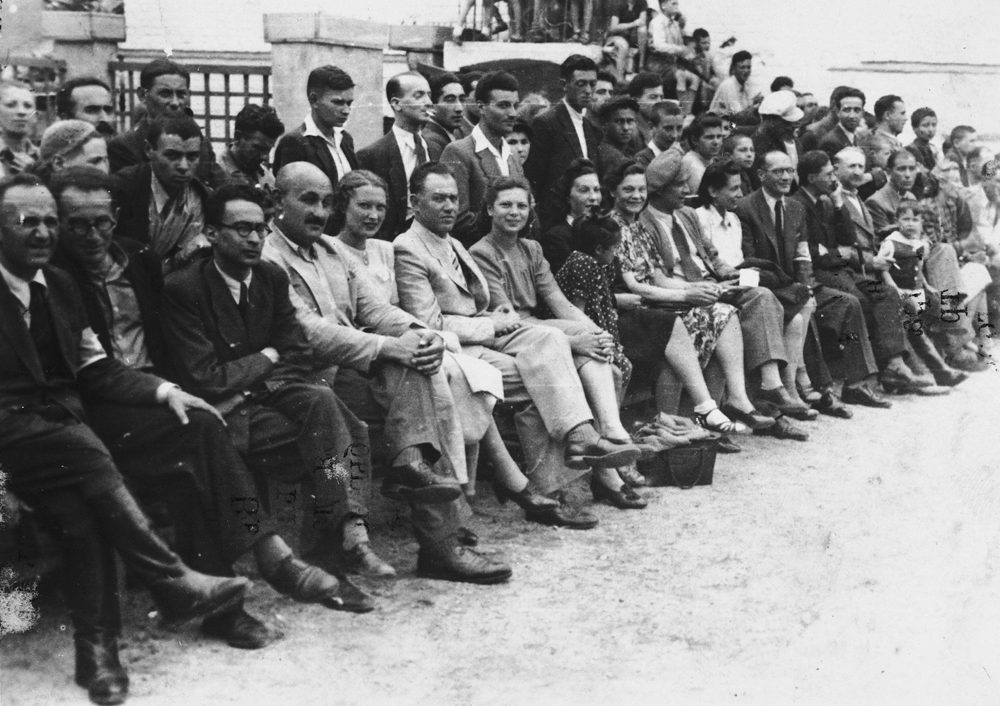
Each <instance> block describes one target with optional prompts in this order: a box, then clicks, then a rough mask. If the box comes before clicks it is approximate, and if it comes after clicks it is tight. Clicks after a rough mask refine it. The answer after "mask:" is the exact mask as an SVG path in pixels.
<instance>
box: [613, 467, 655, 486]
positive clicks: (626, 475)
mask: <svg viewBox="0 0 1000 706" xmlns="http://www.w3.org/2000/svg"><path fill="white" fill-rule="evenodd" d="M618 477H619V478H621V479H622V480H623V481H625V482H626V483H628V484H629V485H630V486H632V487H633V488H645V487H647V486H648V485H649V481H648V480H646V476H644V475H642V474H641V473H639V469H638V468H636V467H635V464H634V463H630V464H629V465H627V466H622V467H621V468H619V469H618Z"/></svg>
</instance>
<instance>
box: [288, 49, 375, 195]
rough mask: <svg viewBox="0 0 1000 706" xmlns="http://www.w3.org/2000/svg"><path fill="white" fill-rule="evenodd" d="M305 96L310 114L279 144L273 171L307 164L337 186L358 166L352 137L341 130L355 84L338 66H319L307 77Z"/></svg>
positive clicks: (349, 109)
mask: <svg viewBox="0 0 1000 706" xmlns="http://www.w3.org/2000/svg"><path fill="white" fill-rule="evenodd" d="M306 94H307V96H308V98H309V108H310V111H309V115H307V116H306V117H305V120H303V122H302V125H300V126H299V127H298V128H296V129H295V130H292V131H291V132H289V133H288V134H287V135H285V136H284V137H283V138H281V140H280V141H279V142H278V146H277V148H276V149H275V152H274V164H273V172H274V173H275V174H277V173H278V171H279V170H280V169H281V168H282V167H283V166H284V165H286V164H289V163H290V162H309V163H311V164H315V165H316V166H317V167H319V168H320V169H322V170H323V172H324V173H325V174H326V175H327V176H328V177H330V181H331V182H332V183H333V184H336V183H337V182H338V181H340V180H341V179H342V178H343V177H344V175H345V174H347V173H348V172H350V171H352V170H354V169H357V167H358V158H357V157H356V156H355V154H354V138H353V137H352V136H351V134H350V133H349V132H347V131H346V130H344V123H346V122H347V119H348V117H350V115H351V106H352V105H353V103H354V81H353V80H352V79H351V77H350V75H349V74H348V73H347V72H346V71H344V70H343V69H341V68H339V67H337V66H321V67H319V68H318V69H313V70H312V72H311V73H310V74H309V79H308V80H307V81H306Z"/></svg>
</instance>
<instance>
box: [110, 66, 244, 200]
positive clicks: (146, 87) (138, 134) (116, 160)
mask: <svg viewBox="0 0 1000 706" xmlns="http://www.w3.org/2000/svg"><path fill="white" fill-rule="evenodd" d="M190 83H191V74H189V73H188V70H187V69H185V68H184V67H183V66H180V65H179V64H175V63H174V62H172V61H169V60H167V59H155V60H154V61H151V62H149V63H148V64H146V65H145V66H144V67H142V71H141V72H140V74H139V88H137V89H136V96H137V97H138V98H139V100H140V101H142V104H143V107H145V109H146V114H145V115H144V116H143V118H142V120H140V121H139V122H137V123H136V124H135V125H133V126H132V129H131V130H128V131H127V132H124V133H122V134H121V135H118V136H117V137H114V138H113V139H111V141H109V142H108V161H109V162H111V172H112V173H115V172H118V171H120V170H122V169H125V168H126V167H131V166H135V165H139V164H145V163H146V162H148V161H149V155H148V153H147V151H146V144H147V143H148V142H149V129H150V127H151V126H152V123H153V121H154V120H156V119H157V118H159V117H161V116H164V115H173V116H181V115H188V116H190V115H191V109H190V104H191V91H190ZM200 149H201V160H200V161H199V163H198V168H197V176H198V179H200V180H201V181H202V182H203V183H204V184H206V185H207V186H209V187H211V188H215V187H217V186H219V185H221V184H224V183H225V182H226V175H225V172H223V171H222V169H221V168H220V167H219V165H218V164H216V163H215V151H214V150H213V149H212V144H211V142H209V141H208V140H206V141H205V142H203V143H202V144H201V147H200Z"/></svg>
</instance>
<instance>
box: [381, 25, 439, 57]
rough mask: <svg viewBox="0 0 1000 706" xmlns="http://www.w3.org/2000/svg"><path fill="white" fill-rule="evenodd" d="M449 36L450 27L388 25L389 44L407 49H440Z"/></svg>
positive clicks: (394, 47)
mask: <svg viewBox="0 0 1000 706" xmlns="http://www.w3.org/2000/svg"><path fill="white" fill-rule="evenodd" d="M450 38H451V28H450V27H436V26H433V25H393V26H391V27H389V46H390V47H391V48H393V49H405V50H407V51H441V49H442V47H444V44H445V42H446V41H447V40H448V39H450Z"/></svg>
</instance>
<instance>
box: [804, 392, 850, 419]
mask: <svg viewBox="0 0 1000 706" xmlns="http://www.w3.org/2000/svg"><path fill="white" fill-rule="evenodd" d="M813 407H814V408H815V409H816V411H817V412H819V413H820V414H825V415H827V416H828V417H838V418H840V419H851V418H852V417H853V416H854V412H852V411H851V410H850V408H848V407H847V405H845V404H844V403H843V402H841V401H840V398H839V397H837V395H835V394H834V392H833V390H826V391H824V392H823V394H822V395H821V396H820V398H819V400H818V401H817V402H816V403H814V404H813Z"/></svg>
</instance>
